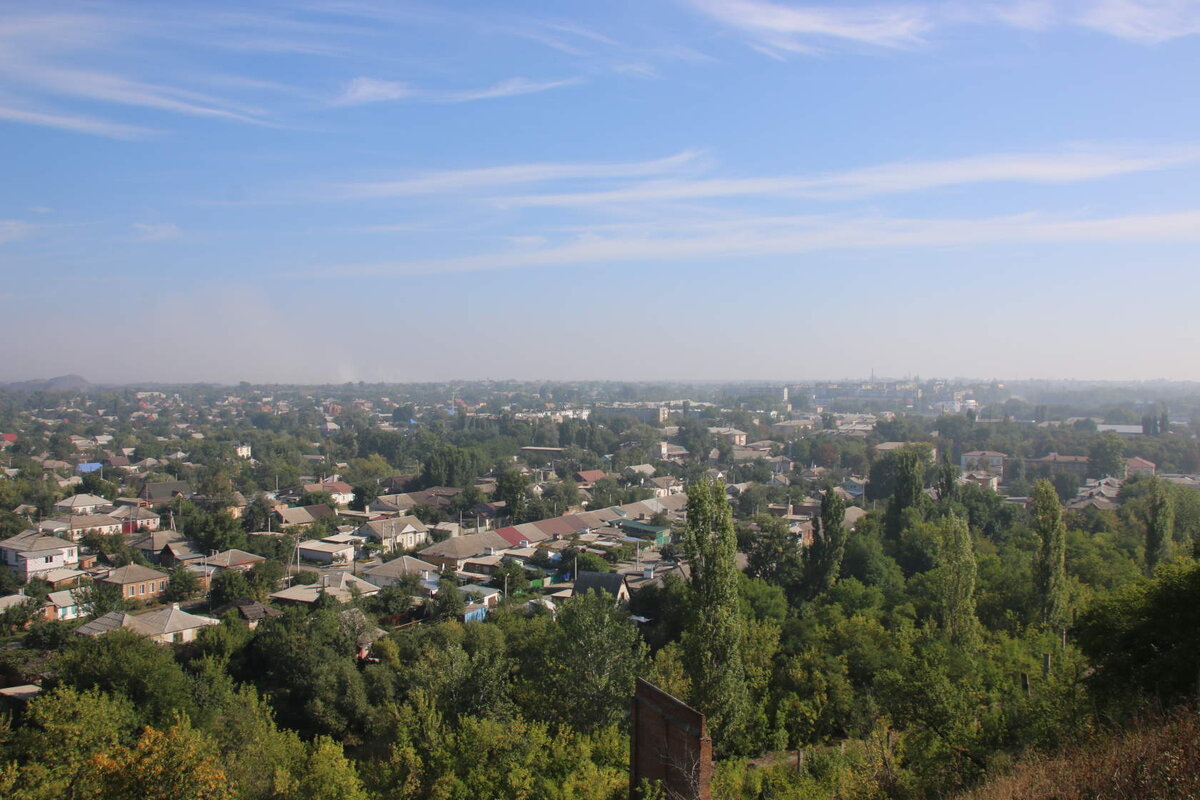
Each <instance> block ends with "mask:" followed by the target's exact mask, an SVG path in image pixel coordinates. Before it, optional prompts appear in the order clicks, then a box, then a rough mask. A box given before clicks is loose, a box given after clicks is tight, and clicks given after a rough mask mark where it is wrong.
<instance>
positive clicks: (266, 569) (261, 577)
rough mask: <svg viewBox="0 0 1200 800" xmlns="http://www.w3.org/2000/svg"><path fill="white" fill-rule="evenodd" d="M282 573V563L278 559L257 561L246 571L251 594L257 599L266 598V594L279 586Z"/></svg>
mask: <svg viewBox="0 0 1200 800" xmlns="http://www.w3.org/2000/svg"><path fill="white" fill-rule="evenodd" d="M283 575H284V570H283V564H280V563H279V562H278V561H259V562H258V563H257V564H255V565H254V566H253V567H251V568H250V571H249V572H247V573H246V580H247V581H248V582H249V584H250V591H251V596H252V597H253V598H254V599H255V600H259V601H262V600H265V599H267V595H269V594H270V593H271V592H274V591H275V590H277V589H278V588H279V583H280V581H282V580H283Z"/></svg>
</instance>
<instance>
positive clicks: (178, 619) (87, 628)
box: [75, 603, 221, 644]
mask: <svg viewBox="0 0 1200 800" xmlns="http://www.w3.org/2000/svg"><path fill="white" fill-rule="evenodd" d="M220 624H221V621H220V620H217V619H213V618H212V617H201V616H198V615H196V614H189V613H187V612H186V611H181V610H180V608H179V604H178V603H176V604H174V605H172V606H171V607H170V608H163V609H159V610H158V611H151V612H150V613H148V614H139V615H137V616H134V615H133V614H126V613H125V612H123V611H110V612H109V613H107V614H105V615H104V616H102V617H97V618H96V619H94V620H92V621H91V622H88V623H85V624H83V625H80V626H79V627H78V628H76V629H75V632H76V633H81V634H83V635H84V636H103V635H104V634H106V633H108V632H110V631H114V630H116V629H117V628H128V629H129V630H131V631H133V632H134V633H136V634H139V635H141V636H145V637H146V638H148V639H151V640H153V641H155V642H158V643H159V644H184V643H186V642H190V641H193V640H194V639H195V638H196V634H197V633H199V632H200V630H201V629H202V628H205V627H207V626H209V625H220Z"/></svg>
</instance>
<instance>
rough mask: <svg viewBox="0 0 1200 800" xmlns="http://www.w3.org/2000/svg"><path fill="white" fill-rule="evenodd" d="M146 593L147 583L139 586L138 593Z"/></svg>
mask: <svg viewBox="0 0 1200 800" xmlns="http://www.w3.org/2000/svg"><path fill="white" fill-rule="evenodd" d="M145 593H146V584H144V583H143V584H142V585H140V586H138V594H145Z"/></svg>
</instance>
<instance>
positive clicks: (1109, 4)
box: [1075, 0, 1200, 43]
mask: <svg viewBox="0 0 1200 800" xmlns="http://www.w3.org/2000/svg"><path fill="white" fill-rule="evenodd" d="M1075 19H1076V21H1077V23H1078V24H1080V25H1083V26H1084V27H1088V28H1092V29H1095V30H1098V31H1102V32H1104V33H1108V34H1111V35H1113V36H1119V37H1121V38H1122V39H1131V40H1133V41H1141V42H1148V43H1155V42H1163V41H1167V40H1168V39H1176V38H1178V37H1181V36H1190V35H1194V34H1197V33H1200V3H1197V2H1196V1H1195V0H1100V2H1095V3H1089V4H1087V5H1086V6H1085V7H1084V8H1083V9H1081V10H1080V11H1079V12H1078V14H1077V16H1076V17H1075Z"/></svg>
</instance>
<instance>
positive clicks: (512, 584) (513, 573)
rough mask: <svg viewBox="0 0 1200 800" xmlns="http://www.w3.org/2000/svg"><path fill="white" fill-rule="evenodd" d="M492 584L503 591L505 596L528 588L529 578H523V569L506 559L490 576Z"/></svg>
mask: <svg viewBox="0 0 1200 800" xmlns="http://www.w3.org/2000/svg"><path fill="white" fill-rule="evenodd" d="M492 584H493V585H494V586H496V587H498V588H500V589H504V590H505V593H506V595H507V594H515V593H518V592H523V591H525V590H526V589H528V588H529V578H527V577H526V576H525V568H524V567H522V566H521V564H520V562H518V561H516V560H515V559H511V558H506V559H504V561H503V562H501V564H500V567H499V568H498V569H497V570H496V571H495V573H493V575H492Z"/></svg>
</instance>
